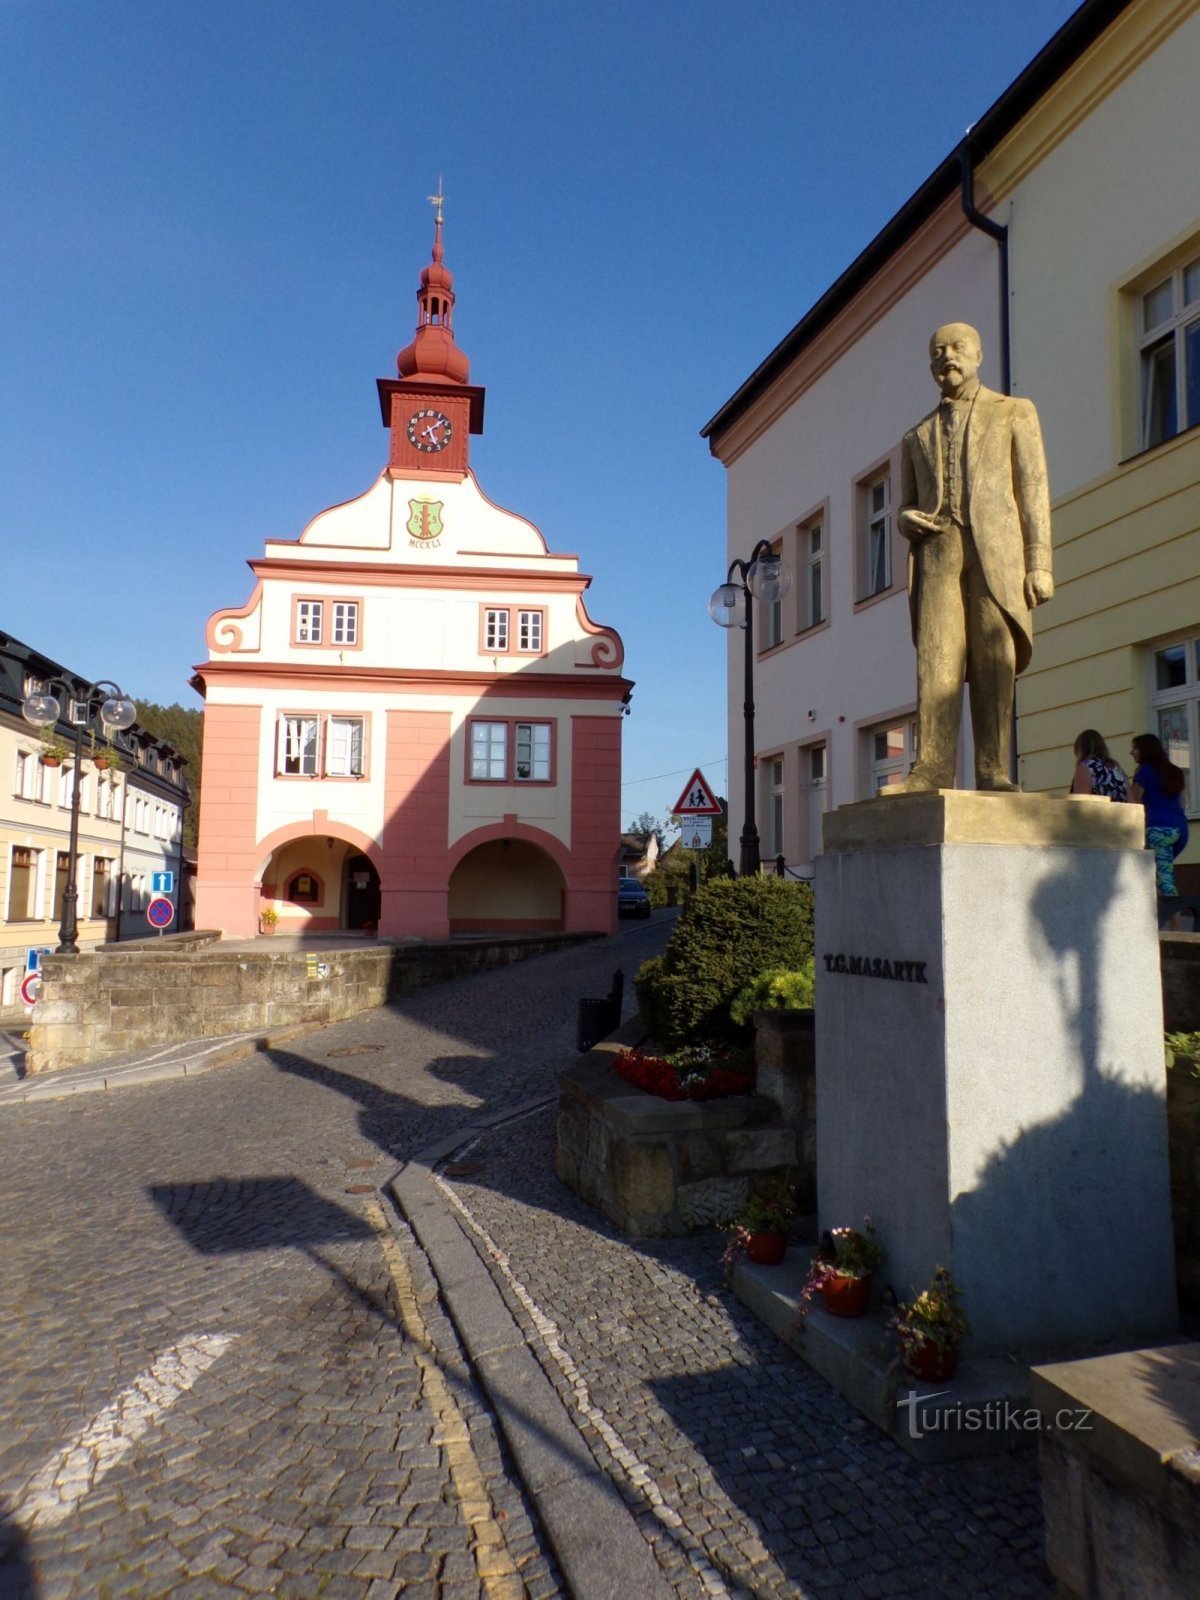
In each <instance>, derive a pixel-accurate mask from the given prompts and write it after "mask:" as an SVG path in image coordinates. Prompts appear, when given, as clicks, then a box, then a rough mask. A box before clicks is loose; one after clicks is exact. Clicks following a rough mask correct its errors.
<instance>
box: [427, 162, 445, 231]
mask: <svg viewBox="0 0 1200 1600" xmlns="http://www.w3.org/2000/svg"><path fill="white" fill-rule="evenodd" d="M426 199H427V200H428V201H429V204H430V205H431V206H436V207H437V216H436V217H435V218H434V221H435V222H440V221H441V220H442V205H443V203H444V202H445V199H446V196H445V195H444V194H443V193H442V175H441V173H440V172H439V173H438V192H437V193H436V194H431V195H427V196H426Z"/></svg>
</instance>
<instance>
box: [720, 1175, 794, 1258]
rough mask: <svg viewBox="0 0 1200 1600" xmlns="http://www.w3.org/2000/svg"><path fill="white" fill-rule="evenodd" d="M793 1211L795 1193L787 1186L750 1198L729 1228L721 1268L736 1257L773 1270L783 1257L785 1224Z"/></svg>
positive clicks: (767, 1190)
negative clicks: (727, 1241)
mask: <svg viewBox="0 0 1200 1600" xmlns="http://www.w3.org/2000/svg"><path fill="white" fill-rule="evenodd" d="M795 1211H796V1191H795V1190H794V1189H793V1188H792V1186H791V1185H790V1184H788V1183H776V1184H774V1185H773V1186H772V1187H771V1188H769V1189H764V1190H763V1191H762V1192H760V1193H759V1194H753V1195H751V1196H750V1198H749V1200H747V1202H746V1204H745V1205H744V1206H743V1208H742V1209H741V1211H739V1212H738V1214H737V1216H736V1217H734V1219H733V1221H732V1222H731V1223H730V1224H729V1228H730V1239H729V1243H728V1245H727V1246H726V1247H725V1256H724V1262H725V1265H726V1266H727V1267H730V1266H732V1265H733V1263H734V1262H735V1261H736V1260H737V1259H738V1257H739V1256H745V1257H746V1258H747V1259H748V1260H750V1261H754V1262H757V1263H758V1265H759V1266H762V1267H777V1266H778V1265H779V1263H780V1262H781V1261H782V1260H783V1258H784V1256H785V1255H786V1254H787V1239H788V1223H789V1222H790V1221H791V1219H792V1217H793V1216H794V1215H795Z"/></svg>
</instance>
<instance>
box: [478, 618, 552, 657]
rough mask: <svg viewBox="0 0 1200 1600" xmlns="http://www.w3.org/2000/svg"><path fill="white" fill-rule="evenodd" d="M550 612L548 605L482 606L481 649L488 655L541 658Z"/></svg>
mask: <svg viewBox="0 0 1200 1600" xmlns="http://www.w3.org/2000/svg"><path fill="white" fill-rule="evenodd" d="M545 637H546V611H545V607H544V606H537V607H532V606H531V607H518V608H516V610H515V611H514V608H513V607H511V606H481V607H480V608H479V649H480V653H481V654H482V655H485V656H498V655H505V654H507V652H508V651H509V650H512V651H514V652H515V653H516V654H517V655H525V656H540V655H542V654H543V652H544V649H545Z"/></svg>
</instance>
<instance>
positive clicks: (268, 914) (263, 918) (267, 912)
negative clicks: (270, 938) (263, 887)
mask: <svg viewBox="0 0 1200 1600" xmlns="http://www.w3.org/2000/svg"><path fill="white" fill-rule="evenodd" d="M278 922H279V913H278V911H276V909H275V907H274V906H264V907H263V909H262V910H261V911H260V912H259V913H258V926H259V928H260V929H261V930H262V932H263V933H274V932H275V928H276V925H277V923H278Z"/></svg>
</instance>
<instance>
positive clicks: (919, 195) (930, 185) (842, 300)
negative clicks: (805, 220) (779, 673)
mask: <svg viewBox="0 0 1200 1600" xmlns="http://www.w3.org/2000/svg"><path fill="white" fill-rule="evenodd" d="M1134 3H1135V0H1084V4H1083V5H1081V6H1080V7H1079V9H1078V11H1075V12H1073V13H1072V14H1071V16H1070V17H1068V19H1067V21H1066V22H1065V23H1064V24H1063V26H1062V27H1061V28H1060V29H1059V30H1058V32H1057V33H1056V34H1055V35H1054V37H1053V38H1052V39H1051V40H1050V42H1049V43H1048V44H1047V45H1046V46H1045V48H1044V49H1042V50H1041V51H1039V52H1038V54H1037V55H1036V56H1035V57H1034V58H1033V60H1032V61H1031V62H1030V63H1029V65H1028V66H1027V67H1026V68H1025V70H1024V72H1022V73H1021V75H1020V76H1019V77H1018V78H1015V79H1014V80H1013V82H1012V83H1011V84H1010V85H1009V86H1008V88H1007V89H1006V90H1005V91H1004V93H1003V94H1002V95H1001V96H1000V98H999V99H998V100H997V101H995V103H994V104H993V105H991V106H990V107H989V108H988V110H987V111H985V112H984V114H983V116H982V117H981V118H980V119H979V121H978V122H977V123H975V124H974V126H973V127H972V128H971V129H970V130H969V131H968V133H967V135H966V137H965V138H964V139H962V140H961V141H960V142H959V143H958V144H957V145H956V146H955V147H954V149H953V150H952V151H951V152H950V154H949V155H948V156H947V157H946V159H945V160H944V161H943V162H942V163H941V165H940V166H939V167H937V168H936V169H935V170H934V171H933V172H932V173H930V175H929V177H928V178H926V180H925V182H924V183H923V184H922V185H921V187H920V188H919V189H918V190H917V191H916V193H915V194H913V195H911V196H910V197H909V199H908V200H906V201H905V203H904V204H903V205H902V206H901V207H900V210H899V211H897V212H896V214H895V216H894V217H893V218H892V219H891V221H890V222H889V223H888V224H887V225H886V227H884V228H883V229H882V230H881V231H880V232H879V233H877V234H876V235H875V237H874V239H872V240H871V243H870V244H869V245H868V246H867V248H866V249H865V250H864V251H863V252H862V254H861V255H860V256H858V257H857V259H856V260H855V261H853V262H852V263H851V264H850V266H848V267H847V268H846V270H845V272H843V273H842V275H841V277H840V278H838V279H837V280H836V282H835V283H833V284H832V285H831V286H830V287H829V288H828V289H826V291H825V293H824V294H823V295H822V296H821V298H820V299H819V300H818V301H817V303H816V304H815V305H814V306H813V307H812V308H811V310H809V311H808V312H806V313H805V315H804V316H803V317H802V318H801V319H800V321H799V322H798V323H797V324H796V326H795V327H794V328H793V329H792V331H791V332H790V333H789V334H788V335H787V337H786V338H785V339H783V340H782V341H781V342H780V343H779V344H777V345H776V346H775V348H774V350H772V351H771V353H770V355H769V356H768V357H767V358H766V360H765V361H764V362H762V364H761V365H760V366H758V367H756V368H755V370H754V371H753V372H752V373H751V374H750V376H749V377H748V378H747V379H746V381H745V383H743V384H742V386H741V388H740V389H738V390H737V392H736V393H735V394H734V395H732V396H731V397H730V399H728V400H727V401H726V402H725V404H724V405H723V406H722V407H721V409H720V410H719V411H718V412H717V414H716V415H715V416H714V417H712V418H711V419H710V421H708V422H706V423H705V425H704V427H703V428H701V430H700V437H701V438H702V439H707V440H708V441H709V448H710V449H711V450H713V453H714V454H715V453H716V451H715V448H714V446H715V442H716V440H717V438H719V437H720V435H721V434H723V433H724V432H726V430H727V429H729V428H731V427H732V426H733V424H734V423H735V422H737V421H738V419H739V418H740V417H742V416H744V415H745V413H746V412H747V411H748V410H749V409H750V408H751V406H753V405H754V403H755V401H757V400H758V399H759V397H760V396H761V395H762V394H763V393H764V392H765V391H766V390H767V389H768V388H769V387H770V386H771V384H772V383H774V381H775V379H776V378H778V377H779V375H780V374H781V373H782V372H784V371H785V370H786V369H787V367H788V366H789V365H790V364H791V362H792V361H793V360H795V358H796V356H797V355H799V353H800V351H801V350H803V349H804V347H805V346H806V345H807V344H808V343H809V342H810V341H811V340H812V339H814V338H815V337H816V335H817V334H818V333H820V332H821V330H822V329H823V328H825V327H827V326H828V324H829V323H830V322H832V321H833V319H834V317H836V316H837V315H838V313H839V312H840V311H842V310H843V309H844V307H845V306H846V305H847V304H848V303H849V302H850V301H851V300H852V299H853V298H854V296H855V295H856V294H857V293H858V291H859V290H860V289H861V288H862V287H863V286H864V285H865V284H867V283H869V282H870V280H871V279H872V278H873V277H874V276H875V274H876V273H877V272H878V271H879V269H880V268H881V267H882V266H883V265H884V263H885V262H886V261H888V260H889V259H890V258H891V257H892V256H893V255H894V254H895V253H896V251H897V250H898V249H899V248H900V246H901V245H902V244H904V243H905V241H906V240H907V239H909V238H911V237H912V235H913V234H914V233H916V231H917V230H918V228H920V227H921V226H922V225H923V224H924V223H925V222H927V221H928V220H929V218H930V217H931V216H932V215H933V213H934V212H935V211H936V210H937V208H938V207H939V206H940V205H942V204H943V203H944V202H945V201H946V199H947V198H948V197H949V196H950V195H951V194H953V193H954V192H955V191H956V190H958V189H959V187H960V185H961V181H962V163H963V155H964V152H965V153H966V155H967V156H968V158H969V160H970V163H971V165H972V166H975V165H977V164H978V163H979V162H980V161H981V160H982V159H983V158H984V157H985V156H987V155H989V154H990V153H991V152H992V151H993V150H994V149H995V148H996V146H997V145H998V144H999V143H1000V141H1001V140H1002V139H1004V138H1006V137H1007V136H1008V134H1009V133H1011V132H1012V130H1013V129H1014V128H1015V127H1016V126H1017V124H1018V123H1019V122H1020V121H1021V120H1022V118H1023V117H1025V116H1027V115H1028V113H1029V112H1030V111H1031V110H1032V109H1033V107H1034V106H1035V105H1036V104H1037V103H1038V101H1039V100H1041V99H1042V98H1043V96H1044V95H1045V94H1046V93H1047V92H1048V91H1049V90H1050V89H1051V88H1053V86H1054V85H1055V84H1056V83H1057V82H1058V80H1059V79H1060V78H1061V77H1063V76H1064V75H1065V74H1066V73H1067V72H1068V71H1069V69H1070V68H1071V67H1072V66H1073V65H1074V64H1075V62H1076V61H1077V60H1078V59H1079V57H1080V56H1081V55H1083V53H1084V51H1085V50H1087V49H1088V48H1089V47H1090V46H1091V45H1092V44H1094V43H1095V41H1096V40H1097V39H1098V38H1099V37H1100V35H1101V34H1102V33H1103V32H1104V30H1105V29H1106V28H1107V27H1109V25H1110V24H1111V23H1113V22H1114V21H1115V20H1116V19H1117V17H1119V16H1120V15H1121V13H1122V12H1123V11H1126V10H1127V9H1128V8H1129V7H1130V6H1131V5H1133V4H1134Z"/></svg>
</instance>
